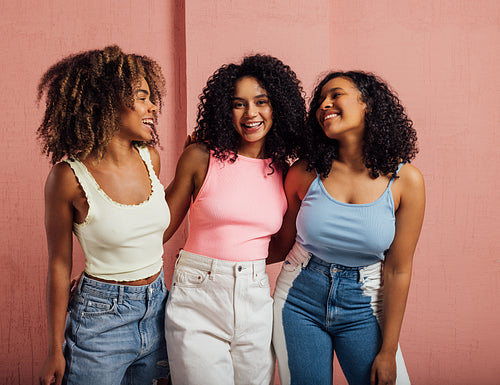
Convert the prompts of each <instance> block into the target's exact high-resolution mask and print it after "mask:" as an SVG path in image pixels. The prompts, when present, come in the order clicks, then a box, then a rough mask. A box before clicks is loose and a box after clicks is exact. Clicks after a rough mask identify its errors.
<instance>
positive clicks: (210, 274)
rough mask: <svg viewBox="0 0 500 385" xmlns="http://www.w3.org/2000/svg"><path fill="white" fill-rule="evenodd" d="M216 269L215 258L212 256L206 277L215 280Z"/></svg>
mask: <svg viewBox="0 0 500 385" xmlns="http://www.w3.org/2000/svg"><path fill="white" fill-rule="evenodd" d="M216 270H217V260H216V259H215V258H212V266H211V267H210V271H209V272H208V274H209V277H208V279H210V280H212V281H213V280H215V273H216Z"/></svg>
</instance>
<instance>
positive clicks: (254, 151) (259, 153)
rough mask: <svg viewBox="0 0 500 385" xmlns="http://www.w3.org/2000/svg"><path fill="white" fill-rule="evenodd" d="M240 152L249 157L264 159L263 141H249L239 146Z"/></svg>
mask: <svg viewBox="0 0 500 385" xmlns="http://www.w3.org/2000/svg"><path fill="white" fill-rule="evenodd" d="M238 154H239V155H243V156H246V157H247V158H255V159H263V158H264V145H263V144H261V143H248V144H246V145H244V146H240V147H239V148H238Z"/></svg>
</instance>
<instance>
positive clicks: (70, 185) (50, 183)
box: [45, 162, 79, 200]
mask: <svg viewBox="0 0 500 385" xmlns="http://www.w3.org/2000/svg"><path fill="white" fill-rule="evenodd" d="M45 194H46V196H47V197H50V196H58V197H60V198H66V199H68V200H71V199H73V197H75V196H76V195H78V194H79V184H78V180H77V179H76V176H75V174H74V172H73V170H72V169H71V167H70V165H69V164H68V163H66V162H59V163H57V164H56V165H54V166H53V167H52V169H51V170H50V172H49V175H48V176H47V180H46V182H45Z"/></svg>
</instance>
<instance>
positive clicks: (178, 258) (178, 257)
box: [174, 249, 182, 268]
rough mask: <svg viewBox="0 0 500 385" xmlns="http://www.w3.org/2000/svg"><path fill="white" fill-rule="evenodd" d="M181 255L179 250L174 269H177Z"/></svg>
mask: <svg viewBox="0 0 500 385" xmlns="http://www.w3.org/2000/svg"><path fill="white" fill-rule="evenodd" d="M181 253H182V249H180V250H179V252H178V253H177V259H176V260H175V264H174V268H176V267H177V264H178V263H179V261H180V260H181Z"/></svg>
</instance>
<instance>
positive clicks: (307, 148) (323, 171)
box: [301, 71, 418, 178]
mask: <svg viewBox="0 0 500 385" xmlns="http://www.w3.org/2000/svg"><path fill="white" fill-rule="evenodd" d="M338 77H343V78H347V79H349V80H351V81H352V82H353V83H354V84H355V86H356V87H357V88H358V90H359V91H360V92H361V99H362V101H363V102H364V103H365V104H366V107H367V108H366V112H365V133H364V145H363V161H364V164H365V166H366V167H367V168H368V169H370V173H371V176H372V177H373V178H377V177H378V176H379V175H380V174H382V175H389V174H392V175H394V174H395V172H396V171H397V168H398V165H399V163H401V162H410V161H411V160H412V159H413V158H414V157H415V155H416V154H417V152H418V149H417V133H416V131H415V129H414V128H413V122H412V121H411V120H410V119H409V118H408V116H407V115H406V112H405V109H404V107H403V106H402V105H401V103H400V101H399V98H398V97H397V96H396V94H395V93H394V92H393V91H391V89H390V88H389V86H388V85H387V84H386V83H385V82H384V81H383V80H382V79H380V78H379V77H377V76H376V75H374V74H371V73H367V72H362V71H348V72H332V73H329V74H328V75H326V76H325V77H324V78H323V80H321V82H320V83H319V84H318V85H317V86H316V88H315V90H314V94H313V97H312V99H311V103H310V106H309V113H308V116H307V121H306V130H305V135H304V143H305V145H304V146H303V147H302V151H301V157H304V158H306V159H307V160H308V162H309V163H308V167H309V169H310V170H312V169H314V170H316V171H317V172H318V173H319V174H320V175H322V176H323V177H326V176H328V174H329V173H330V170H331V167H332V162H333V161H334V160H335V159H337V157H338V142H337V140H335V139H330V138H328V137H327V136H326V135H325V133H324V132H323V130H322V128H321V126H320V125H319V123H318V121H317V119H316V111H317V110H318V108H319V107H320V104H321V100H320V98H321V90H322V88H323V87H324V86H325V84H326V83H328V82H329V81H330V80H332V79H334V78H338Z"/></svg>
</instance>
